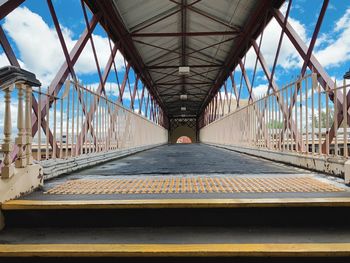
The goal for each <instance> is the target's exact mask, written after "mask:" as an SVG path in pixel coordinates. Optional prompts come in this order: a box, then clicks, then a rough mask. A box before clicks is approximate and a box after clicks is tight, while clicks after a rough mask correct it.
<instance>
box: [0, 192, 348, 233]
mask: <svg viewBox="0 0 350 263" xmlns="http://www.w3.org/2000/svg"><path fill="white" fill-rule="evenodd" d="M349 206H350V199H348V198H322V199H321V198H316V199H310V198H305V199H302V198H298V199H169V200H166V199H148V200H85V201H83V200H70V201H67V200H61V201H57V200H56V201H48V200H45V201H42V200H41V201H38V200H37V201H35V200H14V201H10V202H7V203H5V204H3V205H2V210H3V213H4V216H5V223H6V225H8V226H14V227H37V226H48V227H67V226H72V227H75V226H77V227H79V226H86V227H118V226H259V225H260V226H294V225H295V226H312V225H321V226H328V225H332V224H337V225H338V226H339V227H341V226H346V225H348V224H349V222H350V214H349V213H348V210H349ZM24 218H25V220H23V219H24Z"/></svg>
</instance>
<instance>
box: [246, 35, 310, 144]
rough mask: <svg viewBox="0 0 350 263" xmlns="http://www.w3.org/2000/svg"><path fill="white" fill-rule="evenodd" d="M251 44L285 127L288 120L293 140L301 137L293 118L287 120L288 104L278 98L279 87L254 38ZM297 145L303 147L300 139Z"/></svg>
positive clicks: (263, 113) (263, 112)
mask: <svg viewBox="0 0 350 263" xmlns="http://www.w3.org/2000/svg"><path fill="white" fill-rule="evenodd" d="M252 45H253V48H254V51H255V53H256V55H257V58H258V59H259V62H260V65H261V67H262V68H263V71H264V73H265V76H266V78H267V80H268V81H269V83H271V87H272V89H273V91H274V93H275V97H276V100H277V102H278V105H279V107H280V109H281V111H282V113H283V118H284V122H285V127H287V122H289V125H290V127H291V130H292V133H293V137H294V139H295V140H297V138H301V136H300V134H299V133H298V129H297V126H296V124H295V122H294V121H293V120H289V121H288V116H289V112H288V106H287V105H285V104H284V103H283V101H282V100H281V98H280V94H279V93H278V90H279V87H278V86H277V84H276V82H275V80H274V79H272V77H271V72H270V69H269V67H268V66H267V63H266V60H265V58H264V56H263V55H262V53H261V51H260V50H259V48H258V45H257V43H256V41H255V40H252ZM266 103H267V102H266V101H265V105H264V110H263V111H262V115H261V116H260V122H261V123H262V118H263V117H264V115H265V108H266V107H267V105H266ZM262 128H263V127H262V126H261V129H262ZM298 146H299V149H301V150H302V149H303V146H302V145H301V142H300V141H298Z"/></svg>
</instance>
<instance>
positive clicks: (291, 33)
mask: <svg viewBox="0 0 350 263" xmlns="http://www.w3.org/2000/svg"><path fill="white" fill-rule="evenodd" d="M273 15H274V17H275V19H276V21H277V22H278V23H279V24H280V26H283V21H284V16H283V14H282V13H281V11H279V10H278V9H274V10H273ZM285 34H286V35H287V36H288V38H289V40H290V41H291V42H292V44H293V46H294V47H295V49H296V50H297V51H298V53H299V55H300V56H301V57H302V58H303V60H305V59H306V58H307V51H308V48H307V46H306V45H305V43H304V42H303V40H302V39H301V38H300V36H299V35H298V33H297V32H296V31H295V30H294V28H293V27H292V26H291V25H290V23H289V22H287V23H286V28H285ZM308 67H309V68H310V69H311V70H314V71H315V72H316V73H317V74H318V76H319V78H318V81H319V82H320V84H321V85H322V87H323V88H324V89H326V87H327V86H328V87H330V88H331V89H333V88H334V81H333V80H332V79H331V78H330V77H329V75H328V74H327V72H326V71H325V70H324V68H323V67H322V65H321V64H320V62H319V61H318V60H317V59H316V57H315V56H314V55H312V54H311V55H310V60H309V62H308ZM339 96H340V97H341V96H342V95H339ZM341 101H342V100H341Z"/></svg>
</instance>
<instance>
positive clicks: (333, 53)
mask: <svg viewBox="0 0 350 263" xmlns="http://www.w3.org/2000/svg"><path fill="white" fill-rule="evenodd" d="M336 33H338V34H339V35H338V37H336V38H334V35H335V34H336ZM331 36H333V37H331ZM349 36H350V8H348V9H347V10H346V11H345V14H344V15H343V16H342V17H341V18H340V19H339V20H338V21H337V22H336V23H335V28H334V32H330V33H329V35H328V38H329V39H330V41H331V42H330V43H329V45H327V46H326V47H325V48H323V49H321V50H318V51H316V52H315V56H316V57H317V58H318V60H319V61H320V63H321V65H323V66H324V67H337V66H341V65H342V64H343V63H344V62H346V61H348V60H350V37H349Z"/></svg>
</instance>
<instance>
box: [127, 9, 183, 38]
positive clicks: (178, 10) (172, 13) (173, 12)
mask: <svg viewBox="0 0 350 263" xmlns="http://www.w3.org/2000/svg"><path fill="white" fill-rule="evenodd" d="M180 11H181V9H176V10H175V11H171V12H170V13H169V14H167V15H165V16H163V17H160V18H158V19H156V20H154V21H152V22H150V23H148V24H146V25H144V26H141V27H139V26H140V25H142V24H144V23H145V22H141V23H140V24H138V25H136V26H134V27H133V28H131V33H132V34H134V33H137V32H140V31H142V30H144V29H146V28H148V27H150V26H152V25H155V24H157V23H159V22H161V21H163V20H165V19H167V18H169V17H171V16H173V15H175V14H177V13H179V12H180ZM150 20H152V18H151V19H147V21H150ZM147 21H146V22H147ZM138 27H139V28H138ZM134 28H136V29H134Z"/></svg>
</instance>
